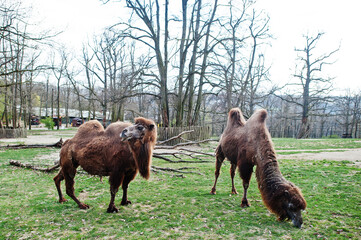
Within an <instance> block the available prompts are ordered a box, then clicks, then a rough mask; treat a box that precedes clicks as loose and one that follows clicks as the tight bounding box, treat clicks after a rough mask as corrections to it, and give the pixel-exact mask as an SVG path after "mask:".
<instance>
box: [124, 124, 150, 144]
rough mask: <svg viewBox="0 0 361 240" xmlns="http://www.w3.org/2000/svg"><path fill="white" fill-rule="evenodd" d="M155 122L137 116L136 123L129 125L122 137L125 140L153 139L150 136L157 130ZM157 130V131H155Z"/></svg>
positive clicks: (143, 140) (141, 140)
mask: <svg viewBox="0 0 361 240" xmlns="http://www.w3.org/2000/svg"><path fill="white" fill-rule="evenodd" d="M155 128H156V127H155V123H154V122H153V121H151V120H148V119H145V118H136V119H135V123H134V124H133V125H131V126H129V127H126V128H124V130H123V131H122V133H121V134H120V137H121V138H122V140H123V141H140V142H142V143H144V142H145V141H147V140H148V141H151V139H149V137H151V136H153V135H154V134H153V133H152V132H156V130H155ZM154 130H155V131H154Z"/></svg>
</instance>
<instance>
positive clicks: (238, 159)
mask: <svg viewBox="0 0 361 240" xmlns="http://www.w3.org/2000/svg"><path fill="white" fill-rule="evenodd" d="M266 118H267V111H266V110H264V109H262V110H258V111H256V112H255V113H254V114H253V115H252V116H251V118H250V119H249V120H248V121H247V122H246V121H245V119H244V118H243V115H242V112H241V110H240V109H238V108H233V109H231V110H230V111H229V114H228V122H227V127H226V129H225V130H224V132H223V134H222V137H221V140H220V142H219V145H218V147H217V149H216V171H215V181H214V185H213V188H212V190H211V194H216V184H217V179H218V177H219V173H220V168H221V166H222V163H223V161H224V159H225V158H227V159H228V160H229V161H230V162H231V169H230V173H231V179H232V193H237V191H236V189H235V187H234V179H233V178H234V175H235V170H236V168H237V167H238V170H239V173H240V177H241V178H242V180H243V189H244V192H243V198H242V204H241V206H242V207H249V206H250V204H249V202H248V200H247V189H248V186H249V182H250V179H251V176H252V172H253V166H256V178H257V182H258V188H259V190H260V192H261V195H262V199H263V202H264V204H265V205H266V207H267V208H268V209H269V210H270V211H271V212H273V213H275V214H276V215H277V216H278V220H280V221H283V220H285V219H290V220H292V222H293V224H294V226H296V227H299V228H300V227H301V226H302V223H303V220H302V215H301V210H304V209H305V208H306V201H305V199H304V198H303V196H302V193H301V191H300V189H298V188H297V187H296V186H295V185H294V184H293V183H291V182H290V181H287V180H286V179H285V178H284V177H283V176H282V174H281V172H280V170H279V167H278V162H277V159H276V153H275V150H274V147H273V143H272V139H271V135H270V134H269V131H268V129H267V127H266Z"/></svg>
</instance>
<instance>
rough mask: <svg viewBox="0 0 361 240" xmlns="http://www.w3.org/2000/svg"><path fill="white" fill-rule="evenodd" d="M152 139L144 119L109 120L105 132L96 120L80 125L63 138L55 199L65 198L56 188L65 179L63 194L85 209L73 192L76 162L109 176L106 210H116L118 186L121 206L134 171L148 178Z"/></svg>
mask: <svg viewBox="0 0 361 240" xmlns="http://www.w3.org/2000/svg"><path fill="white" fill-rule="evenodd" d="M156 138H157V128H156V126H155V123H154V122H153V121H152V120H149V119H145V118H136V119H135V124H134V125H132V124H131V123H124V122H116V123H112V124H110V125H109V126H108V127H107V129H106V130H105V131H104V128H103V126H102V125H101V124H100V123H99V122H98V121H96V120H92V121H89V122H87V123H85V124H83V125H82V126H80V127H79V129H78V132H77V133H76V134H75V136H74V137H73V138H72V139H69V140H67V141H65V143H64V144H63V146H62V149H61V151H60V166H61V169H60V171H59V173H58V175H57V176H55V177H54V182H55V186H56V188H57V190H58V194H59V202H60V203H62V202H65V201H67V200H66V199H65V198H64V196H63V194H62V192H61V188H60V183H61V181H62V180H64V179H65V185H66V193H67V195H68V196H69V197H71V198H72V199H73V200H74V201H75V202H76V203H77V204H78V206H79V208H81V209H87V208H89V206H88V205H87V204H84V203H82V202H80V201H79V200H78V199H77V198H76V197H75V195H74V177H75V174H76V171H77V170H76V169H77V167H78V166H79V165H80V166H81V167H82V168H83V169H84V170H85V171H87V172H88V173H90V174H92V175H99V176H109V183H110V193H111V200H110V203H109V207H108V209H107V212H118V209H117V208H116V207H115V205H114V199H115V195H116V193H117V192H118V189H119V186H120V185H122V188H123V198H122V202H121V205H127V204H130V203H131V202H130V201H129V200H128V198H127V189H128V184H129V183H130V181H132V180H133V179H134V177H135V175H136V174H137V172H138V171H139V172H140V175H141V176H142V177H144V178H146V179H148V178H149V172H150V171H149V169H150V164H151V160H152V151H153V149H154V145H155V143H156Z"/></svg>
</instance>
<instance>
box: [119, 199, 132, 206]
mask: <svg viewBox="0 0 361 240" xmlns="http://www.w3.org/2000/svg"><path fill="white" fill-rule="evenodd" d="M129 204H132V202H131V201H129V200H127V201H124V202H123V201H122V202H121V203H120V205H123V206H125V205H129Z"/></svg>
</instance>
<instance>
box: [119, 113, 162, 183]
mask: <svg viewBox="0 0 361 240" xmlns="http://www.w3.org/2000/svg"><path fill="white" fill-rule="evenodd" d="M134 120H135V123H134V124H133V125H131V126H128V127H126V128H124V129H123V131H122V133H121V134H120V137H121V138H122V140H123V141H127V142H128V145H129V147H130V149H131V151H132V154H133V157H134V159H135V162H136V164H137V167H138V170H139V173H140V175H141V176H142V177H144V178H146V179H148V178H149V175H150V165H151V162H152V152H153V149H154V145H155V143H156V141H157V127H156V125H155V123H154V122H153V121H152V120H149V119H146V118H142V117H139V118H135V119H134Z"/></svg>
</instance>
